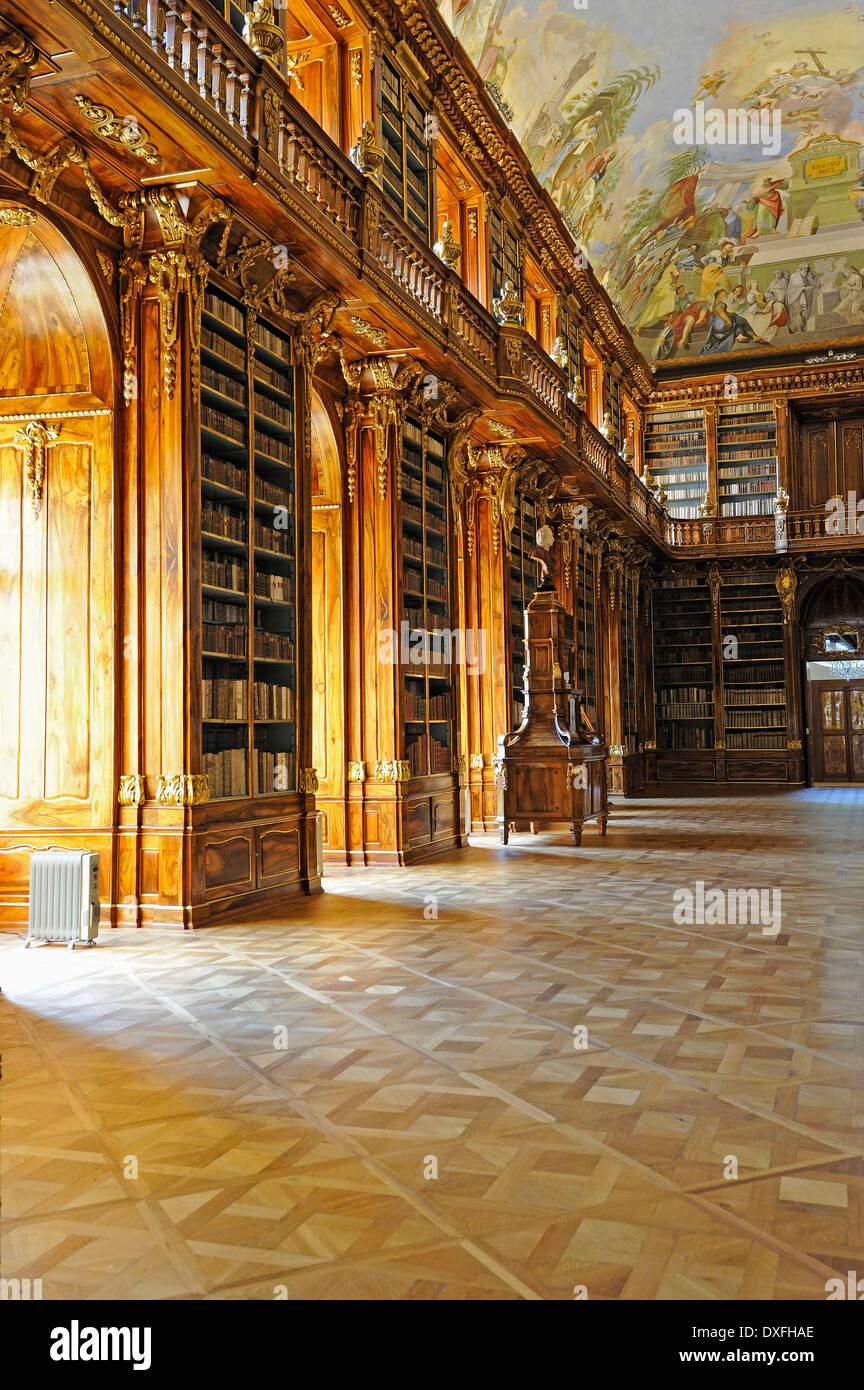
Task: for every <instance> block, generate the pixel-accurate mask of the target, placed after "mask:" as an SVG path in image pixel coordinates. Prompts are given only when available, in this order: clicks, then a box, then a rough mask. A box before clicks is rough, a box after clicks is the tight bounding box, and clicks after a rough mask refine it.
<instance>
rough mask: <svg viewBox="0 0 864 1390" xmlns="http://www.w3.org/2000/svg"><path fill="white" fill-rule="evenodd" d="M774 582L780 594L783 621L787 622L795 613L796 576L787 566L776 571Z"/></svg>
mask: <svg viewBox="0 0 864 1390" xmlns="http://www.w3.org/2000/svg"><path fill="white" fill-rule="evenodd" d="M774 584H775V586H776V588H777V592H778V594H779V595H780V604H781V606H782V608H783V621H784V623H789V622H791V621H792V618H793V617H794V614H795V590H796V589H797V588H798V576H797V574H796V573H795V571H794V570H793V569H792V568H791V567H789V566H787V567H785V568H784V569H781V570H778V571H777V574H776V576H775V579H774Z"/></svg>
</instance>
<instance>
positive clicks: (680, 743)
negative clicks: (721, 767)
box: [658, 720, 714, 752]
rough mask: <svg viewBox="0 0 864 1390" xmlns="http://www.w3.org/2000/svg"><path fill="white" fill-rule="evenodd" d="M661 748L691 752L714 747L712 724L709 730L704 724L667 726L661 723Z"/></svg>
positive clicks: (659, 731)
mask: <svg viewBox="0 0 864 1390" xmlns="http://www.w3.org/2000/svg"><path fill="white" fill-rule="evenodd" d="M658 734H659V736H660V737H659V742H660V745H661V747H663V748H667V749H673V750H679V749H680V750H682V751H685V752H693V751H694V750H696V749H698V748H713V747H714V723H713V720H712V721H711V727H710V728H709V727H708V726H707V725H705V724H667V725H664V724H662V723H661V725H660V727H659V729H658Z"/></svg>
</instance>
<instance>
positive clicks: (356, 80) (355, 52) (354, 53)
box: [351, 48, 363, 92]
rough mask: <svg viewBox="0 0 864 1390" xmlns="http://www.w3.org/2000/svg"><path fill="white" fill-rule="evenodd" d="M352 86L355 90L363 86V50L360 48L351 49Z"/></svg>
mask: <svg viewBox="0 0 864 1390" xmlns="http://www.w3.org/2000/svg"><path fill="white" fill-rule="evenodd" d="M351 86H352V87H353V89H354V91H355V92H356V91H357V90H358V88H360V87H362V86H363V50H362V49H360V48H354V49H352V50H351Z"/></svg>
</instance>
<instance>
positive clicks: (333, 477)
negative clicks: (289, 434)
mask: <svg viewBox="0 0 864 1390" xmlns="http://www.w3.org/2000/svg"><path fill="white" fill-rule="evenodd" d="M342 586H343V574H342V469H341V467H340V462H339V451H338V446H337V444H336V436H335V434H334V431H333V426H332V424H331V422H330V417H329V415H328V413H327V409H326V407H325V405H324V403H323V401H322V400H321V398H320V396H319V395H318V394H317V392H313V393H312V762H313V765H314V766H315V768H316V769H317V772H318V791H317V793H316V805H317V807H318V809H319V811H320V812H321V817H322V829H323V841H324V859H325V862H328V861H329V862H330V863H342V864H344V863H345V862H346V857H345V846H346V835H345V771H346V770H345V663H344V631H343V623H342V610H343V601H342V600H343V595H342Z"/></svg>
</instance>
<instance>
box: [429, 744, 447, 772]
mask: <svg viewBox="0 0 864 1390" xmlns="http://www.w3.org/2000/svg"><path fill="white" fill-rule="evenodd" d="M451 761H452V759H451V753H450V744H449V743H447V742H446V741H445V740H444V739H440V738H435V737H434V736H430V738H429V771H430V772H449V771H450V766H451Z"/></svg>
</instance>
